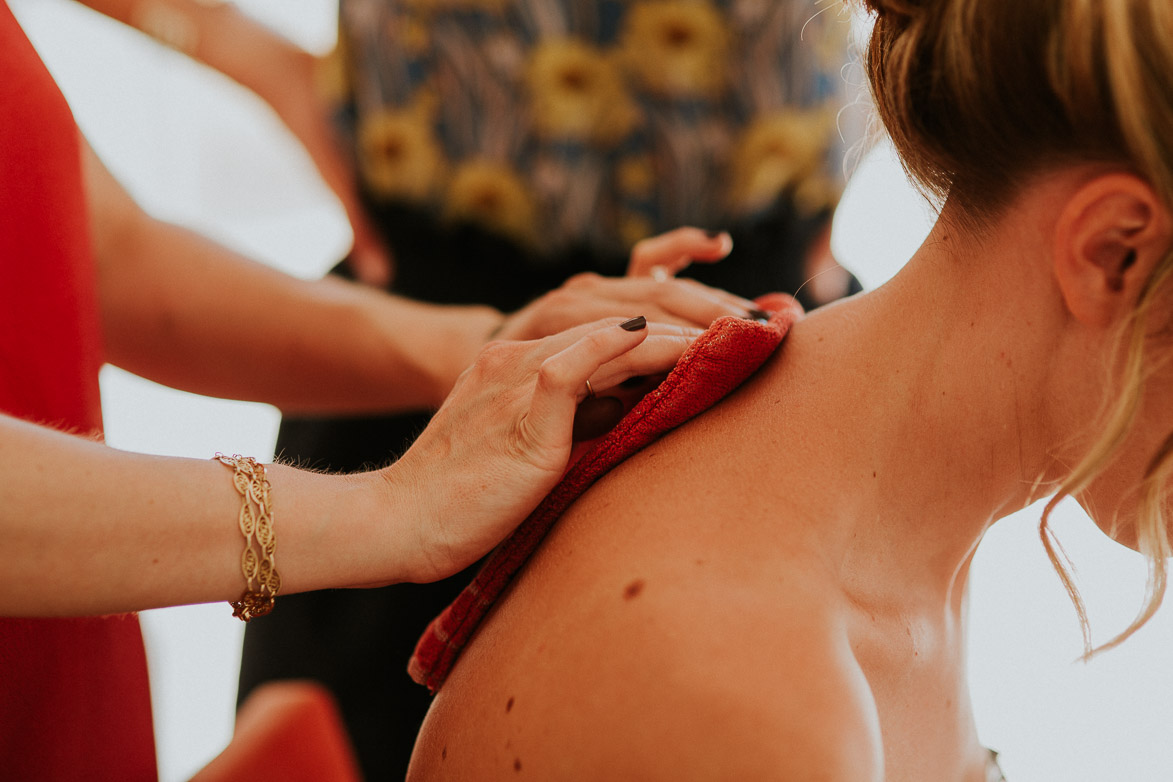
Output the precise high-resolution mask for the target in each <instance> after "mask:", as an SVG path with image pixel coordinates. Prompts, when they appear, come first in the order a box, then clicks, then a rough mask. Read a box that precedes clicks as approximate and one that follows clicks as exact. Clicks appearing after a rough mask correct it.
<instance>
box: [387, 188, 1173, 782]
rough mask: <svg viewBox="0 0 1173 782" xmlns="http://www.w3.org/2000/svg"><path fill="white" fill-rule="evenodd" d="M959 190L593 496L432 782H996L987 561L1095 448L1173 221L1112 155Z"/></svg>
mask: <svg viewBox="0 0 1173 782" xmlns="http://www.w3.org/2000/svg"><path fill="white" fill-rule="evenodd" d="M952 209H953V207H952V205H946V207H945V212H944V216H943V218H942V220H941V221H940V222H939V223H938V224H937V226H936V227H935V228H934V230H933V232H932V234H931V235H930V236H929V238H928V240H927V241H926V242H925V244H924V245H923V247H922V248H921V249H920V251H919V252H918V253H917V255H916V256H915V257H914V258H913V259H912V261H911V262H910V263H909V264H908V266H907V267H906V268H905V270H904V271H902V272H901V273H900V274H899V275H897V277H896V278H895V279H893V280H892V281H891V282H890V283H889V284H888V285H886V286H884V287H883V288H881V289H879V290H877V291H875V292H873V293H871V294H867V295H863V296H859V297H855V298H854V299H852V300H849V301H846V302H844V303H842V304H837V305H833V306H831V307H829V308H825V309H821V310H819V311H818V312H816V313H814V314H813V315H811V316H810V317H808V318H807V319H806V320H805V321H802V322H800V323H799V324H797V325H796V326H795V328H794V329H793V331H792V333H791V335H790V336H789V337H788V338H787V340H786V342H785V343H784V344H783V347H782V348H781V350H780V352H779V353H778V354H777V355H776V356H775V357H774V358H773V359H772V360H771V361H770V362H769V363H768V364H767V365H766V366H765V367H764V368H763V370H762V371H761V372H759V373H758V374H757V375H756V376H755V377H754V378H753V379H751V381H750V382H749V383H747V384H746V385H745V386H744V387H743V388H742V389H740V390H739V391H738V392H737V393H735V394H734V395H733V396H731V397H730V398H729V399H727V400H726V401H725V402H723V403H722V404H720V405H719V406H717V407H716V408H714V409H713V410H712V411H710V412H708V413H706V414H705V415H703V416H701V417H700V418H698V419H696V420H694V421H693V422H691V423H689V424H687V425H686V426H684V427H682V428H680V429H679V430H677V431H674V432H672V433H670V434H669V435H667V436H665V437H664V438H663V439H662V440H660V441H659V442H657V443H655V444H654V445H652V446H650V447H648V448H647V449H645V450H644V451H643V452H641V453H640V454H637V455H636V456H635V457H633V458H632V459H630V460H629V461H628V462H626V463H624V464H623V465H621V466H620V467H618V468H617V469H615V470H614V471H613V472H612V473H610V474H609V475H607V476H605V477H604V478H603V479H602V480H601V481H600V482H599V483H598V484H596V485H595V487H593V488H592V489H591V490H590V491H589V492H588V493H587V494H586V495H585V496H584V497H583V498H582V499H581V500H580V501H579V502H578V503H576V504H575V505H574V506H573V507H572V508H571V509H570V511H569V512H568V513H567V515H566V516H565V517H564V518H563V519H562V520H561V521H560V522H559V524H558V526H557V527H556V528H555V530H554V531H553V533H552V534H551V536H550V537H549V538H548V540H547V542H546V543H545V544H544V545H543V547H542V548H541V549H540V550H539V552H538V553H537V554H536V556H535V558H534V559H533V560H532V561H531V563H530V564H529V565H528V566H527V568H526V569H525V570H524V572H523V573H522V575H521V576H520V578H519V579H518V580H517V581H516V583H515V584H514V586H513V587H512V588H511V590H510V591H509V592H508V593H507V595H506V597H505V599H504V600H503V601H502V602H501V603H500V604H499V605H498V606H497V608H495V610H494V612H493V613H492V615H491V616H490V617H489V619H488V621H487V622H486V624H485V625H484V626H483V627H482V628H481V630H480V631H479V633H478V635H477V636H475V638H474V640H473V642H472V644H471V645H470V647H469V648H468V649H467V650H466V652H465V653H464V656H463V657H462V658H461V659H460V660H459V662H458V663H457V665H456V667H455V668H454V670H453V672H452V674H451V677H450V678H449V680H448V681H447V683H446V684H445V685H444V687H443V688H442V689H441V691H440V693H439V694H438V696H437V698H436V700H435V702H434V704H433V707H432V710H431V712H430V714H429V716H428V719H427V721H426V722H425V724H424V727H423V731H422V733H421V736H420V739H419V742H418V744H417V746H416V753H415V756H414V758H413V763H412V768H411V773H410V774H409V778H410V779H412V780H430V779H446V780H463V779H468V780H472V779H477V780H485V779H516V778H520V777H521V776H522V775H529V776H531V777H533V778H540V779H599V778H615V779H672V780H678V779H714V778H739V779H740V778H745V779H749V778H752V779H778V780H799V779H801V780H807V779H812V780H813V779H818V780H831V781H835V782H838V781H842V782H857V781H858V780H887V782H938V781H939V780H965V781H966V782H981V780H984V779H985V777H984V763H985V757H984V751H983V750H982V748H981V747H980V746H979V744H978V742H977V736H976V732H975V729H974V725H973V717H972V713H971V710H970V704H969V696H968V693H967V692H966V685H965V661H964V657H963V650H964V648H965V643H964V642H965V639H964V627H965V621H964V619H965V618H964V608H965V590H966V578H967V575H968V570H969V564H970V561H971V558H972V555H973V552H974V550H975V548H976V546H977V544H978V542H979V541H980V540H981V537H982V535H983V534H984V532H985V530H986V529H988V527H989V526H990V525H991V524H992V523H994V522H995V521H996V520H997V519H999V518H1001V517H1003V516H1005V515H1008V514H1009V513H1012V512H1013V511H1016V510H1019V509H1021V508H1023V507H1025V506H1026V505H1027V504H1029V503H1030V502H1031V501H1033V500H1034V499H1037V498H1039V497H1042V496H1045V495H1046V494H1047V493H1049V491H1051V490H1053V489H1054V488H1055V486H1056V485H1057V482H1058V481H1059V480H1060V479H1061V478H1062V477H1063V475H1064V470H1065V469H1066V465H1070V464H1072V463H1074V462H1076V461H1078V459H1079V457H1080V456H1082V454H1083V453H1084V451H1085V450H1086V448H1087V447H1088V444H1089V442H1090V436H1091V435H1092V434H1094V425H1093V424H1094V422H1095V421H1096V414H1097V411H1098V410H1099V405H1100V403H1101V401H1102V393H1103V389H1104V387H1105V386H1104V383H1103V379H1104V377H1105V372H1106V371H1109V370H1110V369H1111V365H1110V358H1109V357H1110V356H1111V354H1112V350H1111V348H1112V346H1113V345H1114V334H1115V329H1116V327H1117V326H1118V325H1119V323H1120V320H1121V318H1123V317H1124V316H1125V315H1126V314H1127V312H1128V310H1129V307H1130V306H1131V303H1132V302H1134V301H1135V300H1136V297H1137V296H1138V294H1139V292H1140V288H1141V286H1142V285H1143V282H1144V280H1145V278H1146V276H1147V274H1148V273H1149V272H1150V271H1151V270H1152V268H1153V265H1154V264H1155V263H1156V261H1157V259H1158V258H1159V257H1160V256H1161V254H1162V253H1164V252H1166V251H1167V249H1168V247H1169V243H1170V234H1171V231H1170V219H1169V214H1168V210H1167V208H1166V207H1165V206H1164V205H1163V204H1161V202H1160V201H1159V200H1158V199H1157V198H1156V196H1155V195H1154V194H1153V192H1152V190H1151V189H1150V188H1148V186H1147V185H1146V184H1145V183H1144V182H1142V181H1140V180H1138V179H1137V178H1135V177H1133V176H1131V175H1129V174H1126V173H1123V172H1120V171H1112V170H1110V169H1105V168H1103V167H1091V166H1081V167H1073V168H1068V169H1063V170H1059V171H1052V172H1049V173H1047V174H1045V175H1041V176H1039V177H1037V178H1036V179H1034V180H1032V181H1030V182H1028V183H1026V184H1024V186H1023V188H1022V190H1021V191H1020V193H1019V195H1018V197H1017V199H1016V200H1015V202H1014V203H1013V204H1012V205H1011V206H1010V207H1009V208H1008V209H1007V210H1006V211H1005V213H1004V214H1002V215H1001V216H1000V217H999V218H998V219H996V220H995V221H994V223H993V224H992V225H990V226H988V227H986V228H984V229H982V230H981V231H972V232H965V231H961V230H960V229H958V228H956V227H955V226H956V223H955V222H954V221H953V219H952V217H953V216H954V215H952ZM1130 253H1135V256H1134V257H1135V259H1136V260H1135V262H1133V261H1130V260H1129V258H1130ZM1171 387H1173V378H1171V377H1170V373H1169V372H1168V370H1163V371H1161V372H1158V373H1157V374H1156V375H1155V376H1154V378H1153V380H1152V381H1151V384H1150V396H1151V398H1154V399H1155V398H1164V399H1167V398H1168V394H1169V391H1170V388H1171ZM1170 429H1173V412H1170V411H1169V409H1168V405H1157V404H1150V405H1147V406H1146V408H1145V409H1144V411H1143V412H1142V417H1141V419H1140V420H1139V421H1138V425H1137V426H1136V427H1135V429H1134V432H1133V434H1132V439H1131V440H1130V442H1129V443H1128V446H1129V447H1128V448H1126V449H1125V452H1126V453H1132V452H1136V453H1137V455H1136V456H1135V457H1132V456H1129V457H1126V458H1124V459H1121V460H1118V461H1117V462H1115V463H1114V464H1113V465H1112V467H1111V469H1110V470H1109V471H1108V472H1107V473H1105V475H1104V477H1103V478H1102V479H1101V480H1100V481H1098V482H1097V483H1096V485H1095V486H1094V487H1093V490H1092V491H1091V492H1089V493H1088V494H1087V495H1085V496H1082V497H1080V500H1081V501H1083V502H1084V503H1085V505H1086V506H1087V507H1088V508H1089V510H1091V511H1092V513H1093V517H1094V518H1095V519H1096V521H1097V522H1098V523H1101V524H1106V522H1107V520H1108V519H1109V518H1110V517H1113V516H1115V515H1116V514H1117V512H1118V511H1119V512H1124V513H1126V512H1127V510H1128V507H1129V506H1128V497H1129V493H1128V492H1129V489H1130V488H1132V487H1133V486H1135V485H1136V483H1137V482H1138V481H1139V479H1140V475H1141V469H1142V463H1143V462H1144V461H1146V457H1148V456H1151V454H1152V453H1153V451H1154V450H1155V448H1156V447H1157V445H1158V443H1159V442H1160V441H1161V440H1162V439H1163V438H1164V437H1165V436H1167V433H1168V432H1169V431H1170Z"/></svg>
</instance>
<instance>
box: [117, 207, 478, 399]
mask: <svg viewBox="0 0 1173 782" xmlns="http://www.w3.org/2000/svg"><path fill="white" fill-rule="evenodd" d="M103 268H104V269H105V271H103V274H102V277H101V292H102V297H101V303H102V313H103V323H104V327H105V330H106V337H107V343H108V354H109V358H110V361H111V362H112V363H115V364H117V365H119V366H122V367H124V368H125V369H128V370H130V371H132V372H135V373H137V374H140V375H143V376H145V377H149V378H151V379H153V380H156V381H158V382H161V383H164V384H166V385H170V386H173V387H176V388H181V389H184V390H188V391H193V392H196V393H202V394H207V395H211V396H220V397H227V398H232V399H245V400H250V401H261V402H268V403H270V404H274V405H276V406H278V407H280V408H281V409H282V410H284V411H286V412H292V411H299V412H363V411H389V410H405V409H418V408H424V407H432V406H436V405H438V404H439V403H440V402H441V401H442V400H443V398H444V396H445V395H446V394H447V393H448V391H449V390H450V389H451V385H452V383H453V382H454V380H455V378H456V377H457V375H459V373H460V371H462V370H463V369H464V368H465V367H466V366H467V364H468V363H470V362H471V360H472V357H473V356H475V354H476V352H477V350H478V349H479V347H480V346H481V344H483V342H484V339H485V338H486V337H487V335H488V333H489V331H491V329H492V328H493V326H494V325H495V324H496V323H497V322H498V319H499V317H500V316H499V314H498V313H496V312H495V311H494V310H492V309H490V308H484V307H439V306H434V305H429V304H422V303H418V302H413V301H409V300H406V299H401V298H394V297H390V296H387V295H385V294H382V293H379V292H376V291H373V290H369V289H365V288H362V287H360V286H357V285H352V284H350V283H344V282H341V281H336V280H322V281H306V280H299V279H296V278H293V277H290V276H287V275H284V274H282V273H280V272H277V271H275V270H273V269H270V268H268V267H265V266H263V265H261V264H258V263H255V262H251V261H249V260H248V259H245V258H242V257H240V256H237V255H236V254H235V253H232V252H230V251H229V250H227V249H225V248H224V247H221V246H219V245H217V244H215V243H214V242H211V241H209V240H208V239H205V238H204V237H201V236H199V235H197V234H195V233H193V232H190V231H187V230H185V229H182V228H179V227H177V226H174V225H169V224H166V223H162V222H158V221H153V220H151V221H149V222H147V223H146V224H144V225H143V226H141V227H140V229H139V230H137V231H136V232H134V234H133V235H132V236H130V237H127V239H126V242H125V245H124V248H123V249H122V250H120V251H119V257H118V260H117V262H115V263H111V264H103Z"/></svg>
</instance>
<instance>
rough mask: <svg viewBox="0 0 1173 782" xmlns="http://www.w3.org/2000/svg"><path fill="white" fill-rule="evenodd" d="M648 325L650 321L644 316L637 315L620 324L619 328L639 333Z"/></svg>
mask: <svg viewBox="0 0 1173 782" xmlns="http://www.w3.org/2000/svg"><path fill="white" fill-rule="evenodd" d="M647 325H648V320H647V318H645V317H644V316H643V315H637V316H636V317H634V318H632V319H631V320H625V321H623V322H622V323H620V324H619V328H621V329H623V330H624V331H639V330H640V329H642V328H644V327H645V326H647Z"/></svg>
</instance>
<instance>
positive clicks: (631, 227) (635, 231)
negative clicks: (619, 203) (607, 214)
mask: <svg viewBox="0 0 1173 782" xmlns="http://www.w3.org/2000/svg"><path fill="white" fill-rule="evenodd" d="M653 233H655V229H654V228H653V227H652V224H651V222H650V221H649V220H648V219H647V218H646V217H644V216H643V215H641V214H638V213H636V212H625V213H623V214H622V215H621V216H620V217H619V239H620V240H621V241H622V242H623V244H624V246H626V247H629V248H630V247H634V246H635V244H636V242H638V241H640V240H642V239H647V238H648V237H649V236H651V235H652V234H653Z"/></svg>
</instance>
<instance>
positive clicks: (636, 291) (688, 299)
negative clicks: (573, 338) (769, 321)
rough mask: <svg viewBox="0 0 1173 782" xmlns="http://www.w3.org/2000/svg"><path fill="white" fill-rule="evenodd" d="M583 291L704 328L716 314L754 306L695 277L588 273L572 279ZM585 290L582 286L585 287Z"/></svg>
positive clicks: (743, 311) (743, 313) (662, 318)
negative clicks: (660, 278)
mask: <svg viewBox="0 0 1173 782" xmlns="http://www.w3.org/2000/svg"><path fill="white" fill-rule="evenodd" d="M574 284H575V285H576V286H582V288H583V289H584V290H583V293H584V294H588V293H589V295H592V296H594V297H596V298H597V299H601V300H612V301H629V302H631V303H632V305H633V306H635V305H637V304H639V305H640V306H639V307H638V309H639V310H640V311H642V312H644V313H645V314H646V315H647V317H648V319H649V320H653V321H659V322H668V323H677V324H687V325H693V326H699V327H702V328H707V327H708V326H709V324H711V323H712V322H713V321H714V320H716V319H717V318H720V317H722V316H725V315H731V316H733V317H735V318H743V317H745V316H746V315H747V314H749V313H750V312H751V311H752V310H754V309H755V305H754V303H753V302H752V301H750V300H749V299H744V298H742V297H741V296H736V295H734V294H732V293H729V292H727V291H723V290H720V289H718V288H711V287H709V286H708V285H704V284H702V283H699V282H697V281H695V280H676V279H667V280H665V281H663V282H656V281H655V280H653V279H652V278H650V277H640V278H630V277H627V278H606V277H592V278H590V279H588V280H583V281H578V280H576V281H574ZM588 286H589V290H586V288H588Z"/></svg>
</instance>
